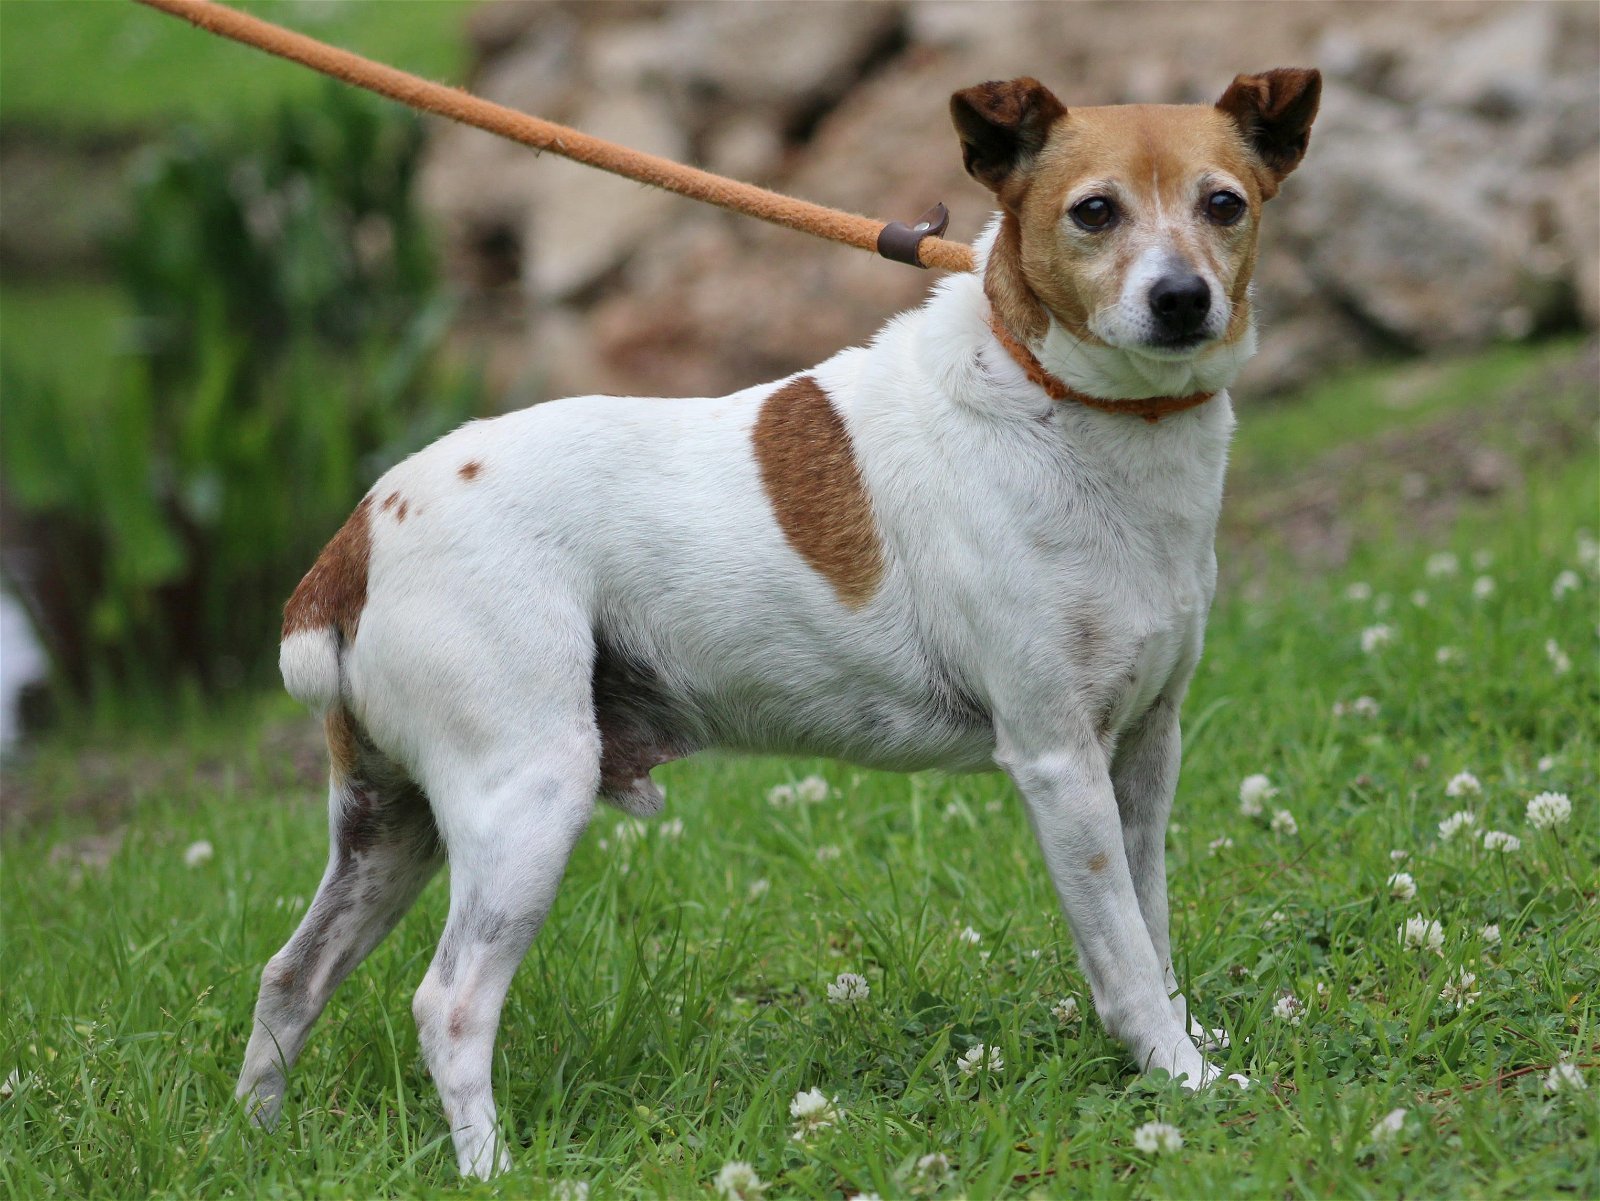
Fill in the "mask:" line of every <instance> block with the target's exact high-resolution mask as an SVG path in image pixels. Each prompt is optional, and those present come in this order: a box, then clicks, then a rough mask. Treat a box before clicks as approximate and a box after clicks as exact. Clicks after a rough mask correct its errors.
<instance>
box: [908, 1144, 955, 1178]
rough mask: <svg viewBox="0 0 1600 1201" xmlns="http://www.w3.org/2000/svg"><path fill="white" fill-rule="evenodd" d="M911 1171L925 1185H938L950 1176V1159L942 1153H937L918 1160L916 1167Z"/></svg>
mask: <svg viewBox="0 0 1600 1201" xmlns="http://www.w3.org/2000/svg"><path fill="white" fill-rule="evenodd" d="M911 1170H912V1172H913V1173H914V1174H915V1175H916V1178H917V1179H918V1180H919V1181H921V1182H922V1183H923V1184H937V1183H939V1182H942V1181H943V1180H944V1179H945V1178H946V1177H948V1176H949V1175H950V1157H949V1156H948V1155H946V1154H944V1153H943V1152H942V1151H935V1152H934V1153H933V1154H931V1155H924V1156H922V1157H921V1158H920V1159H918V1160H917V1165H916V1167H914V1168H912V1169H911Z"/></svg>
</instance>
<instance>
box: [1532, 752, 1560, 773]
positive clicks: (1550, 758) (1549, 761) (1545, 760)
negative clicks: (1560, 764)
mask: <svg viewBox="0 0 1600 1201" xmlns="http://www.w3.org/2000/svg"><path fill="white" fill-rule="evenodd" d="M1555 765H1556V757H1555V756H1554V755H1540V756H1539V762H1538V763H1537V764H1536V765H1535V766H1536V767H1538V769H1539V773H1540V774H1541V775H1542V774H1544V773H1545V772H1547V771H1549V770H1550V769H1551V768H1552V767H1554V766H1555Z"/></svg>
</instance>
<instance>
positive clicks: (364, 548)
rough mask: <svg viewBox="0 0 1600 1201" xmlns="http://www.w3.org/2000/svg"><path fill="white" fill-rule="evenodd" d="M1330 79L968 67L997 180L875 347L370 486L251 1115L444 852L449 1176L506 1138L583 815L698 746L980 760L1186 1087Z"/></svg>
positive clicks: (316, 682) (297, 617)
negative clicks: (320, 788)
mask: <svg viewBox="0 0 1600 1201" xmlns="http://www.w3.org/2000/svg"><path fill="white" fill-rule="evenodd" d="M1319 91H1320V80H1319V77H1318V74H1317V72H1315V71H1307V70H1277V71H1270V72H1268V73H1266V74H1264V75H1251V76H1240V77H1239V78H1237V79H1236V80H1234V82H1233V84H1232V86H1230V87H1229V88H1228V89H1227V91H1226V92H1225V93H1224V94H1223V96H1222V99H1221V100H1220V101H1218V102H1217V104H1216V105H1214V106H1206V105H1175V106H1163V105H1149V106H1147V105H1130V106H1122V107H1111V108H1085V109H1073V110H1071V111H1068V110H1067V109H1066V108H1064V107H1063V106H1062V104H1061V103H1060V102H1059V101H1058V100H1057V99H1056V98H1055V96H1053V95H1052V94H1051V93H1050V92H1049V91H1048V90H1047V89H1046V88H1044V87H1043V86H1041V85H1040V84H1039V83H1037V82H1035V81H1034V80H1032V79H1016V80H1012V81H1010V82H1006V83H986V84H982V85H979V86H978V87H974V88H969V89H967V90H965V91H962V92H958V93H957V94H956V95H955V96H954V97H953V99H952V101H951V111H952V113H953V116H954V119H955V124H956V128H957V130H958V131H959V134H960V139H961V147H962V153H963V155H964V157H965V161H966V166H967V169H968V171H969V172H971V174H972V175H973V176H974V177H975V178H976V179H977V180H979V181H980V182H981V183H983V184H984V185H985V186H987V187H988V188H990V189H991V190H992V191H993V192H994V193H995V195H996V196H997V197H998V199H999V202H1000V205H1001V212H1000V213H999V215H998V218H997V220H996V221H995V222H994V223H993V224H992V225H991V226H990V228H989V230H988V231H987V232H986V233H985V235H984V236H983V238H982V239H980V241H979V243H978V246H977V249H978V260H979V270H978V271H977V272H975V273H973V274H971V275H962V276H953V277H950V278H947V279H945V280H943V281H942V282H940V283H939V284H938V285H937V286H936V288H935V289H934V291H933V294H932V296H931V297H930V299H929V300H928V301H927V303H926V304H924V305H923V306H922V307H921V308H919V309H916V310H914V311H912V312H909V313H905V314H902V315H901V316H899V317H897V318H895V319H894V320H893V321H891V322H890V323H889V324H888V325H886V326H885V327H884V328H883V329H882V330H881V331H880V332H879V334H878V335H877V337H876V338H874V339H873V341H872V343H871V344H870V345H869V346H866V347H859V348H852V349H849V350H844V351H841V352H840V353H839V354H837V355H835V356H834V357H833V358H831V359H828V360H827V361H826V362H824V363H821V364H819V365H817V366H816V367H813V368H812V369H811V370H809V371H806V372H804V373H802V374H799V375H796V376H792V377H790V378H788V379H784V380H779V381H777V382H776V383H770V384H762V385H760V386H759V387H753V388H749V389H746V390H745V391H742V392H736V393H734V394H733V395H732V396H724V397H719V398H716V399H704V400H639V399H618V398H615V397H596V396H589V397H582V398H578V399H572V400H562V401H556V402H553V403H550V404H543V405H539V406H537V407H535V408H531V409H527V410H525V411H523V412H519V413H512V414H509V415H507V416H504V417H500V418H497V419H495V420H492V421H480V422H475V423H472V424H470V425H467V426H465V427H464V428H462V429H459V430H457V431H456V432H454V433H452V434H450V435H449V436H447V437H445V438H443V439H441V440H440V441H438V442H436V443H434V444H433V445H432V446H431V447H429V448H428V449H426V450H424V451H422V452H421V453H419V454H417V455H415V456H413V457H412V458H410V459H408V460H407V461H406V462H404V463H402V464H400V465H399V466H398V467H396V468H395V469H394V470H392V471H390V472H389V473H388V474H387V475H385V476H384V477H383V479H381V480H379V481H378V483H377V485H376V486H375V487H374V488H373V489H372V491H371V492H370V493H369V494H368V495H367V497H366V499H365V500H363V501H362V502H361V504H360V505H359V506H358V507H357V509H356V510H355V513H354V515H353V516H352V517H351V518H350V520H349V521H348V522H347V523H346V525H345V526H344V528H343V529H341V530H340V531H339V533H338V534H337V535H336V536H335V537H334V539H333V541H332V542H330V543H329V545H328V547H327V549H326V550H325V551H324V552H323V553H322V556H321V557H320V558H319V559H318V560H317V562H316V565H315V566H314V567H313V568H312V569H311V571H310V573H309V574H308V575H307V576H306V578H305V580H304V582H303V583H302V584H301V585H300V587H299V589H298V590H297V591H296V592H295V594H294V596H293V598H292V599H291V600H290V602H289V605H288V608H287V610H286V617H285V623H284V639H283V649H282V669H283V678H284V682H285V683H286V684H287V686H288V688H289V691H290V692H292V693H293V694H294V695H295V696H296V697H298V698H300V699H301V700H302V701H304V702H305V703H306V704H308V705H310V706H312V707H313V708H315V709H317V710H319V711H321V712H323V713H324V714H325V715H326V723H327V733H328V748H329V752H330V754H331V756H332V762H333V768H332V783H331V787H330V791H329V828H330V833H331V837H332V844H333V846H332V852H331V854H330V857H329V860H328V866H327V871H326V874H325V875H324V877H323V879H322V885H321V888H320V889H319V890H318V892H317V895H316V899H315V900H314V901H313V903H312V905H311V907H310V909H309V910H308V912H307V913H306V916H305V920H304V921H303V922H301V924H300V927H299V929H298V930H296V931H295V933H294V936H293V937H292V938H290V940H289V942H288V943H287V945H285V946H284V948H283V949H282V950H281V951H280V952H279V953H278V954H277V955H275V956H273V958H272V960H271V962H269V963H268V964H267V967H266V970H265V971H264V973H263V974H262V982H261V995H260V1000H259V1002H258V1004H257V1007H256V1015H255V1025H254V1029H253V1032H252V1034H251V1038H250V1045H249V1048H248V1050H247V1051H246V1053H245V1061H244V1069H243V1073H242V1075H241V1077H240V1080H239V1094H240V1096H242V1097H247V1098H248V1099H249V1103H250V1105H251V1106H252V1109H253V1112H254V1113H255V1115H256V1117H257V1120H259V1121H262V1122H264V1123H270V1122H271V1121H272V1120H273V1119H274V1118H275V1117H276V1114H277V1111H278V1109H279V1107H280V1106H281V1103H282V1095H283V1089H284V1080H285V1073H286V1071H287V1069H288V1067H289V1065H290V1064H292V1063H293V1062H294V1060H295V1057H296V1056H297V1055H298V1054H299V1052H300V1050H301V1047H302V1046H303V1045H304V1042H305V1038H306V1035H307V1032H308V1031H309V1029H310V1027H311V1025H312V1023H313V1022H314V1021H315V1020H316V1018H317V1016H318V1014H319V1013H320V1012H321V1010H322V1008H323V1006H324V1004H325V1003H326V1002H327V1000H328V997H329V994H330V993H331V992H332V991H333V989H334V988H335V986H337V985H338V983H339V982H340V980H342V979H343V978H344V977H345V976H346V975H347V974H348V973H349V972H350V971H351V969H353V968H354V967H355V966H356V965H357V964H358V963H360V962H361V960H362V959H363V957H365V956H366V955H367V953H368V952H369V951H371V950H372V948H373V947H374V946H375V945H376V944H377V943H378V942H379V940H380V939H382V938H383V937H384V935H385V934H386V933H387V932H388V931H389V930H390V929H391V928H392V927H393V926H394V924H395V923H396V922H397V921H398V920H399V919H400V917H401V916H402V915H403V914H404V913H405V912H406V910H407V908H408V907H409V906H410V905H411V903H412V901H413V900H414V899H415V897H416V895H417V893H418V892H419V891H420V890H421V888H422V887H423V885H424V884H425V883H426V882H427V881H428V879H429V878H430V877H431V876H432V875H433V873H434V871H435V870H436V869H437V868H438V867H439V865H440V864H441V863H442V862H444V861H445V859H446V857H448V859H449V863H450V915H449V919H448V921H447V922H446V924H445V928H444V933H443V936H442V938H441V940H440V943H439V948H438V953H437V955H436V956H435V958H434V960H433V963H432V965H431V966H430V967H429V969H428V972H427V974H426V976H425V977H424V978H423V981H422V984H421V987H420V988H419V990H418V991H417V994H416V1001H415V1005H414V1011H415V1015H416V1021H417V1025H418V1028H419V1030H420V1032H421V1043H422V1049H423V1052H424V1054H425V1056H426V1058H427V1062H428V1067H429V1070H430V1071H431V1072H432V1074H433V1077H434V1080H435V1081H436V1082H437V1084H438V1087H439V1090H440V1092H441V1094H442V1095H443V1100H444V1108H445V1114H446V1116H447V1118H448V1120H449V1124H450V1128H451V1130H452V1131H453V1133H454V1137H455V1146H456V1152H457V1156H458V1159H459V1162H460V1165H461V1169H462V1171H463V1172H466V1173H468V1174H472V1175H488V1174H490V1173H491V1172H493V1171H495V1170H496V1169H498V1168H501V1167H504V1166H505V1165H506V1164H507V1163H508V1162H509V1160H508V1157H507V1154H506V1151H505V1147H504V1143H503V1140H502V1139H501V1137H500V1136H499V1134H498V1133H497V1127H496V1116H495V1104H494V1097H493V1094H492V1090H491V1086H490V1057H491V1050H492V1047H493V1044H494V1038H495V1030H496V1027H497V1025H498V1022H499V1016H500V1008H501V1004H502V1002H503V1001H504V999H505V995H506V990H507V987H508V986H509V984H510V982H511V978H512V975H513V973H514V972H515V971H516V969H517V965H518V963H519V962H520V961H521V960H522V958H523V955H524V953H525V952H526V951H527V949H528V945H529V943H530V942H531V941H532V939H533V937H534V935H535V934H537V933H538V930H539V927H540V925H541V924H542V923H543V921H544V919H545V915H546V914H547V913H548V912H549V909H550V904H551V901H552V899H553V898H554V896H555V893H556V887H557V885H558V884H559V883H560V880H561V876H562V872H563V870H564V868H565V865H566V862H567V857H568V855H569V853H570V852H571V850H572V847H573V844H574V843H575V842H576V841H577V840H578V838H579V836H580V835H582V833H583V831H584V828H585V827H586V826H587V825H588V822H589V819H590V815H591V813H592V811H593V807H594V801H595V798H596V796H599V797H601V798H603V799H605V800H607V801H610V802H611V803H612V804H614V805H616V806H618V807H620V808H622V809H624V810H626V811H627V812H629V813H635V814H650V813H654V812H656V811H657V810H659V809H660V807H661V804H662V795H661V793H660V792H659V791H658V790H657V788H656V787H655V785H654V784H652V783H651V780H650V770H651V768H652V767H655V766H656V765H658V764H660V763H664V762H666V761H668V760H671V759H676V758H679V757H681V756H684V755H689V754H692V753H693V752H695V751H697V750H699V749H701V748H703V747H723V748H732V749H735V750H740V751H753V752H775V753H783V754H792V753H802V754H812V755H827V756H833V757H836V758H839V759H844V760H848V761H850V762H853V763H859V764H864V765H867V766H871V767H878V768H891V769H895V770H915V769H921V768H942V769H944V770H946V771H956V772H966V771H982V770H986V769H992V768H993V767H995V766H997V765H998V766H999V767H1001V768H1003V769H1004V770H1005V771H1006V772H1008V773H1009V774H1010V776H1011V778H1012V780H1013V781H1014V782H1015V783H1016V786H1017V789H1018V791H1019V792H1020V793H1021V795H1022V799H1023V801H1024V803H1025V805H1026V807H1027V811H1028V814H1029V817H1030V818H1031V820H1032V823H1033V827H1034V830H1035V833H1036V834H1037V836H1038V840H1039V845H1040V848H1041V850H1042V851H1043V854H1044V860H1045V864H1046V866H1047V867H1048V869H1049V871H1050V875H1051V878H1052V880H1053V881H1054V883H1055V886H1056V890H1057V892H1058V893H1059V895H1060V898H1061V904H1062V907H1063V909H1064V910H1065V912H1066V915H1067V918H1068V920H1069V921H1070V923H1071V925H1072V930H1073V934H1074V936H1075V938H1076V940H1077V945H1078V952H1079V956H1080V958H1081V961H1082V964H1083V969H1084V972H1085V973H1086V975H1087V976H1088V979H1089V982H1090V986H1091V987H1092V989H1093V993H1094V1002H1095V1008H1096V1010H1097V1012H1098V1013H1099V1015H1100V1018H1101V1020H1102V1021H1103V1022H1104V1024H1105V1027H1106V1029H1107V1030H1108V1031H1110V1032H1111V1033H1112V1034H1113V1035H1114V1036H1116V1037H1117V1038H1119V1039H1121V1040H1122V1041H1123V1042H1124V1043H1125V1044H1126V1045H1127V1047H1128V1049H1129V1051H1130V1052H1131V1053H1132V1056H1133V1059H1134V1061H1135V1062H1136V1063H1137V1064H1139V1065H1140V1067H1142V1068H1145V1069H1154V1068H1160V1069H1163V1070H1165V1071H1167V1072H1170V1073H1172V1074H1173V1075H1175V1076H1180V1077H1183V1078H1184V1079H1185V1080H1186V1082H1187V1083H1188V1084H1189V1085H1190V1086H1191V1087H1198V1086H1201V1085H1204V1084H1207V1083H1209V1082H1210V1081H1211V1080H1212V1079H1214V1078H1215V1076H1216V1075H1217V1069H1216V1068H1214V1067H1213V1066H1211V1065H1210V1064H1209V1063H1207V1062H1206V1060H1205V1059H1204V1058H1203V1057H1202V1055H1201V1052H1200V1049H1198V1048H1197V1045H1196V1037H1195V1036H1192V1035H1191V1026H1190V1025H1189V1024H1188V1017H1187V1007H1186V1004H1185V1001H1184V998H1183V996H1182V995H1181V994H1180V993H1179V991H1178V985H1177V981H1176V979H1175V978H1174V975H1173V970H1172V961H1171V954H1170V951H1169V947H1168V930H1167V885H1166V874H1165V873H1166V869H1165V861H1164V839H1165V830H1166V824H1167V815H1168V812H1169V810H1170V808H1171V805H1172V797H1173V791H1174V788H1175V786H1176V783H1177V778H1178V760H1179V730H1178V710H1179V707H1180V705H1181V702H1182V700H1183V696H1184V692H1185V690H1186V688H1187V686H1188V683H1189V678H1190V676H1191V675H1192V673H1193V671H1194V668H1195V663H1196V660H1197V659H1198V658H1199V656H1200V647H1201V640H1202V635H1203V632H1204V629H1205V621H1206V612H1207V610H1208V609H1209V607H1210V604H1211V599H1212V593H1213V590H1214V587H1215V581H1216V558H1215V554H1214V550H1213V543H1214V540H1215V531H1216V525H1217V513H1218V506H1219V504H1220V502H1221V496H1222V479H1223V470H1224V466H1225V463H1226V460H1227V453H1228V439H1229V436H1230V434H1231V432H1232V430H1233V413H1232V409H1231V407H1230V404H1229V400H1228V396H1227V393H1226V391H1225V389H1226V388H1227V387H1228V385H1229V383H1230V382H1231V381H1232V380H1233V378H1234V376H1235V374H1236V373H1237V372H1238V370H1239V368H1240V366H1241V365H1242V364H1243V363H1244V361H1245V360H1246V358H1248V357H1249V355H1250V353H1251V350H1252V347H1253V344H1254V338H1255V333H1254V328H1253V324H1252V318H1251V311H1250V303H1249V287H1250V277H1251V272H1252V269H1253V267H1254V265H1255V257H1256V244H1257V234H1258V232H1259V222H1260V218H1261V209H1262V204H1263V202H1264V201H1266V200H1268V199H1269V198H1270V197H1272V196H1273V194H1274V193H1276V191H1277V190H1278V186H1279V184H1280V183H1281V182H1282V180H1283V178H1284V176H1286V175H1287V174H1288V173H1289V172H1290V171H1292V170H1293V169H1294V168H1295V166H1296V164H1298V163H1299V161H1300V159H1301V156H1302V155H1303V154H1304V152H1305V149H1306V142H1307V138H1308V133H1309V129H1310V126H1311V122H1312V118H1313V117H1314V116H1315V114H1316V110H1317V101H1318V95H1319ZM1194 1029H1195V1031H1196V1032H1197V1034H1198V1033H1201V1032H1199V1029H1198V1027H1195V1028H1194Z"/></svg>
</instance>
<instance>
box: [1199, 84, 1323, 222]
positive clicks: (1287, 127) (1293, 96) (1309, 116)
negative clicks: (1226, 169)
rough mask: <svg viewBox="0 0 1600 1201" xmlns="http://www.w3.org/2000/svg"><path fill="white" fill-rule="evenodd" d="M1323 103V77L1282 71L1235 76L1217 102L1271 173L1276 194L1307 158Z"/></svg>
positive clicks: (1273, 190)
mask: <svg viewBox="0 0 1600 1201" xmlns="http://www.w3.org/2000/svg"><path fill="white" fill-rule="evenodd" d="M1321 99H1322V72H1320V71H1315V70H1308V69H1305V68H1301V67H1280V68H1279V69H1277V70H1276V71H1268V72H1266V73H1265V74H1264V75H1239V76H1235V77H1234V81H1233V83H1232V84H1230V85H1229V86H1228V90H1227V91H1226V92H1224V93H1222V99H1221V100H1218V101H1217V107H1218V108H1219V109H1221V110H1222V111H1223V112H1225V113H1227V114H1228V116H1230V117H1232V118H1233V119H1234V121H1236V122H1237V123H1238V126H1239V130H1240V132H1242V133H1243V134H1244V136H1245V141H1247V142H1249V143H1250V145H1251V147H1252V148H1253V149H1254V150H1255V152H1256V154H1257V156H1258V157H1260V159H1261V162H1262V164H1263V165H1264V166H1265V167H1266V168H1267V171H1268V172H1270V174H1271V176H1272V183H1273V188H1272V192H1276V191H1277V184H1279V183H1282V182H1283V177H1284V176H1285V175H1288V174H1289V172H1291V171H1293V170H1294V169H1295V168H1296V167H1298V166H1299V165H1300V160H1301V159H1302V158H1304V157H1305V154H1306V143H1308V142H1309V141H1310V140H1311V122H1312V121H1313V120H1314V119H1315V118H1316V115H1317V104H1318V102H1319V101H1321ZM1268 194H1269V195H1271V194H1272V193H1268Z"/></svg>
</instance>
